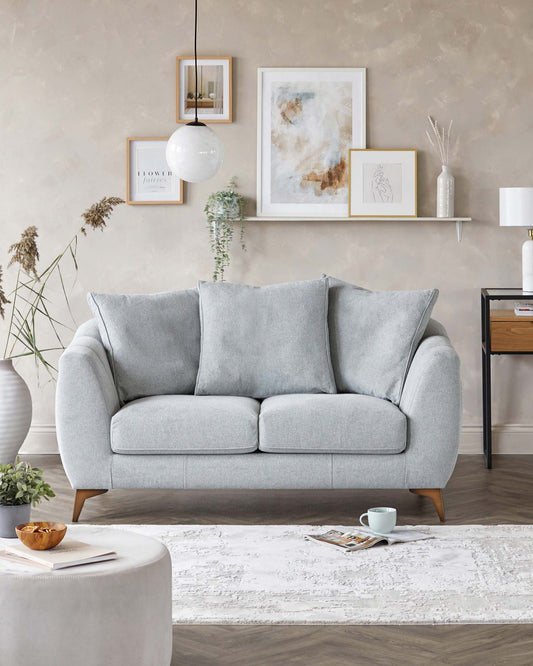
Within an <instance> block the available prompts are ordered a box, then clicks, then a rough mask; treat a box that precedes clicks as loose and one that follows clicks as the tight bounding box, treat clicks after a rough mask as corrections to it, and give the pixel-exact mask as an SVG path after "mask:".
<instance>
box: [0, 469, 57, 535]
mask: <svg viewBox="0 0 533 666" xmlns="http://www.w3.org/2000/svg"><path fill="white" fill-rule="evenodd" d="M50 497H55V493H54V491H53V490H52V489H51V488H50V485H49V484H48V483H46V481H44V480H43V472H42V470H40V469H37V468H36V467H32V466H31V465H30V464H29V463H27V462H24V461H22V460H20V459H19V458H17V460H16V461H15V463H14V464H12V463H8V464H7V465H2V464H0V537H15V536H16V534H15V527H16V525H20V523H28V522H29V521H30V513H31V507H32V506H35V505H36V504H38V503H39V502H40V501H41V500H42V499H43V498H44V499H46V500H49V499H50Z"/></svg>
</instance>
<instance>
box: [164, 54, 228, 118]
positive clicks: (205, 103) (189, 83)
mask: <svg viewBox="0 0 533 666" xmlns="http://www.w3.org/2000/svg"><path fill="white" fill-rule="evenodd" d="M197 60H198V93H197V96H198V99H197V106H198V117H199V119H200V120H201V121H202V122H211V123H231V122H232V96H233V91H232V59H231V56H228V57H224V58H210V57H206V56H203V57H199V58H197ZM195 85H196V81H195V76H194V57H185V56H178V57H177V58H176V122H178V123H188V122H190V121H191V120H194V118H195V114H194V109H195V104H194V101H195Z"/></svg>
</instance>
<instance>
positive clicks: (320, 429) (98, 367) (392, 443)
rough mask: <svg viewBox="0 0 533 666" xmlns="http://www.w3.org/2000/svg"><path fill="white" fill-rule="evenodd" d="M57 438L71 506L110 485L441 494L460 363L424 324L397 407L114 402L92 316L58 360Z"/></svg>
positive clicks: (355, 398) (449, 462) (325, 397)
mask: <svg viewBox="0 0 533 666" xmlns="http://www.w3.org/2000/svg"><path fill="white" fill-rule="evenodd" d="M56 405H57V407H56V410H57V414H56V416H57V418H56V421H57V434H58V441H59V448H60V453H61V458H62V461H63V465H64V467H65V470H66V473H67V476H68V478H69V481H70V483H71V485H72V487H73V488H75V489H76V491H77V493H76V501H75V506H74V515H73V520H74V521H77V519H78V517H79V514H80V511H81V508H82V506H83V502H84V501H85V499H86V498H88V497H91V496H92V495H96V494H99V493H102V492H106V491H107V490H110V489H113V488H182V489H191V488H205V489H215V488H228V489H303V488H308V489H325V488H337V489H340V488H354V489H355V488H361V489H363V488H382V489H392V488H404V489H410V490H412V491H413V492H417V493H418V494H421V495H426V496H428V497H430V498H431V499H432V500H433V502H434V504H435V507H436V509H437V511H438V513H439V516H440V518H441V520H444V510H443V504H442V493H441V489H443V488H444V487H445V486H446V484H447V482H448V479H449V478H450V476H451V474H452V471H453V469H454V466H455V462H456V457H457V450H458V443H459V428H460V420H461V387H460V378H459V359H458V356H457V354H456V352H455V351H454V349H453V347H452V345H451V343H450V341H449V339H448V337H447V335H446V331H445V330H444V328H443V327H442V326H441V325H440V324H439V323H438V322H436V321H434V320H430V323H429V325H428V326H427V329H426V331H425V334H424V336H423V338H422V340H421V341H420V343H419V345H418V348H417V349H416V352H415V354H414V356H413V358H412V362H411V364H410V367H409V370H408V374H407V377H406V380H405V382H404V385H403V389H402V392H401V398H400V401H399V403H398V405H396V404H393V403H392V402H389V401H387V400H383V399H380V398H375V397H370V396H367V395H357V394H348V393H342V394H324V393H322V394H296V395H281V396H273V397H269V398H266V399H264V400H262V401H259V400H255V399H252V398H247V397H232V396H201V395H196V396H195V395H157V396H151V397H143V398H140V399H138V400H133V401H132V402H129V403H127V404H125V405H123V406H121V403H120V400H119V396H118V393H117V388H116V386H115V382H114V378H113V373H112V370H111V367H110V363H109V361H108V356H107V354H106V351H105V349H104V346H103V344H102V340H101V337H100V334H99V329H98V326H97V323H96V321H95V320H90V321H88V322H86V323H85V324H83V325H82V326H81V327H80V328H79V330H78V331H77V333H76V335H75V337H74V339H73V341H72V343H71V344H70V346H69V347H68V348H67V350H66V351H65V352H64V354H63V356H62V358H61V361H60V372H59V381H58V386H57V401H56Z"/></svg>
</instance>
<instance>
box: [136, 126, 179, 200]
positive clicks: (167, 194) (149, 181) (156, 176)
mask: <svg viewBox="0 0 533 666" xmlns="http://www.w3.org/2000/svg"><path fill="white" fill-rule="evenodd" d="M167 141H168V138H165V137H131V138H128V139H127V162H126V171H127V201H128V203H129V204H182V203H183V181H182V180H180V179H179V178H178V177H177V176H175V175H174V174H173V173H172V171H171V170H170V168H169V166H168V164H167V161H166V157H165V149H166V145H167Z"/></svg>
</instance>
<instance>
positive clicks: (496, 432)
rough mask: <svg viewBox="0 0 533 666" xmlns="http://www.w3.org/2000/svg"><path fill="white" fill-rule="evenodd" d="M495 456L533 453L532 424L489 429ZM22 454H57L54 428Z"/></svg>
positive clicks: (469, 445)
mask: <svg viewBox="0 0 533 666" xmlns="http://www.w3.org/2000/svg"><path fill="white" fill-rule="evenodd" d="M482 434H483V429H482V427H481V426H480V425H464V426H463V427H462V429H461V445H460V447H459V453H481V451H482ZM492 450H493V452H494V453H533V423H507V424H505V425H495V426H493V428H492ZM21 453H25V454H32V453H33V454H41V453H58V449H57V438H56V429H55V426H54V425H33V426H32V427H31V428H30V432H29V434H28V436H27V438H26V441H25V442H24V445H23V447H22V449H21Z"/></svg>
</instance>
